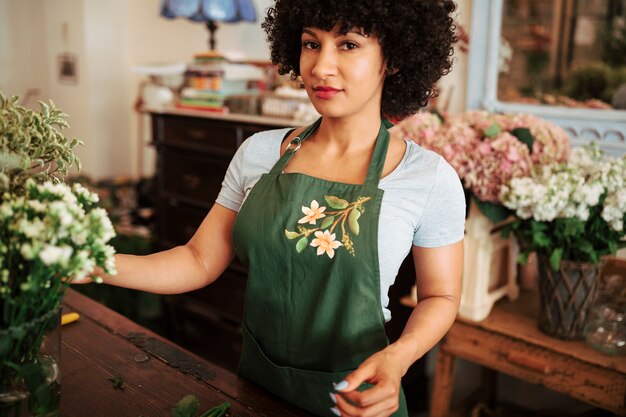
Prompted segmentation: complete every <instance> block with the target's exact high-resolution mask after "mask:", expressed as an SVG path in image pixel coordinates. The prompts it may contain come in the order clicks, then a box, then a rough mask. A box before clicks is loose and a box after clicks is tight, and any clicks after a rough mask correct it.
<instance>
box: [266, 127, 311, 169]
mask: <svg viewBox="0 0 626 417" xmlns="http://www.w3.org/2000/svg"><path fill="white" fill-rule="evenodd" d="M320 123H322V118H321V117H320V118H319V119H317V120H316V121H314V122H313V123H311V124H310V125H309V126H307V128H306V129H304V130H303V131H302V133H300V134H299V135H298V136H296V137H295V138H293V139H292V140H291V142H289V145H287V150H286V151H285V153H284V154H283V156H281V157H280V159H279V160H278V162H276V164H274V166H273V167H272V169H271V170H270V174H272V175H280V174H281V173H282V172H283V171H284V170H285V167H286V166H287V163H288V162H289V160H290V159H291V157H292V156H293V155H294V154H295V153H296V151H297V150H298V149H300V146H302V142H304V141H305V140H306V139H307V138H308V137H309V136H310V135H311V133H312V132H313V131H314V130H315V129H317V128H318V126H319V125H320Z"/></svg>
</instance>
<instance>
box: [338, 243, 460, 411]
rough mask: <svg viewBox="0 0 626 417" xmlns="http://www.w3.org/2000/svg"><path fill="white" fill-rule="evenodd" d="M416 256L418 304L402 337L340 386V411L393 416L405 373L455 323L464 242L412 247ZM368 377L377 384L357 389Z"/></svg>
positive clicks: (369, 359)
mask: <svg viewBox="0 0 626 417" xmlns="http://www.w3.org/2000/svg"><path fill="white" fill-rule="evenodd" d="M413 259H414V262H415V270H416V281H417V294H418V299H419V302H418V304H417V306H416V307H415V308H414V309H413V312H412V313H411V316H410V317H409V320H408V321H407V324H406V326H405V327H404V330H403V332H402V335H401V336H400V338H399V339H398V340H397V341H396V342H394V343H392V344H390V345H389V346H388V347H387V348H385V349H383V350H382V351H380V352H378V353H375V354H374V355H372V356H370V357H369V358H368V359H367V360H366V361H365V362H363V363H362V364H361V366H359V368H358V369H357V370H356V371H354V372H353V373H351V374H350V375H349V376H348V377H347V378H346V382H347V385H346V384H345V383H344V384H343V385H344V386H345V388H344V389H338V391H339V392H340V393H341V395H337V396H336V397H335V398H336V399H337V406H338V408H339V410H340V411H341V413H342V414H341V415H346V416H388V415H390V414H391V413H392V412H393V411H395V410H396V409H397V407H398V394H399V390H400V380H401V378H402V376H403V375H404V374H406V372H407V370H408V369H409V367H410V366H411V365H412V364H413V363H414V362H415V361H416V360H418V359H419V358H421V357H422V356H423V355H424V354H425V353H426V352H428V351H429V350H430V349H431V348H432V347H433V346H435V344H437V342H439V340H441V338H443V336H444V335H445V334H446V332H447V331H448V329H449V328H450V326H452V323H453V322H454V319H455V317H456V314H457V311H458V308H459V303H460V299H461V277H462V274H463V241H460V242H457V243H455V244H452V245H449V246H444V247H439V248H421V247H417V246H413ZM365 381H367V382H369V383H372V384H374V385H375V387H373V388H372V389H369V390H366V391H363V392H358V391H356V388H357V387H358V386H359V385H361V383H362V382H365ZM338 388H339V387H338ZM346 399H348V400H349V401H351V402H352V403H354V404H356V406H354V405H352V404H350V403H349V402H348V401H346Z"/></svg>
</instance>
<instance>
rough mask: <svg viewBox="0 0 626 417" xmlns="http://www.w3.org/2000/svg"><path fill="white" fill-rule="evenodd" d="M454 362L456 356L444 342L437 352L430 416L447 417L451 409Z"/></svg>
mask: <svg viewBox="0 0 626 417" xmlns="http://www.w3.org/2000/svg"><path fill="white" fill-rule="evenodd" d="M454 362H455V357H454V355H452V354H450V353H448V352H446V350H445V342H444V343H443V344H442V345H441V346H440V348H439V352H437V361H436V364H435V380H434V381H433V393H432V396H431V398H430V411H429V413H428V416H429V417H446V416H447V415H448V412H449V411H450V400H451V399H452V389H453V388H454Z"/></svg>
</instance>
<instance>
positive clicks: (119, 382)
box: [107, 376, 124, 390]
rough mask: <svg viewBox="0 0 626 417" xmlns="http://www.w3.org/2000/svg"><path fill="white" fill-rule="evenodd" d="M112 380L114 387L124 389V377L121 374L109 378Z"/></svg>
mask: <svg viewBox="0 0 626 417" xmlns="http://www.w3.org/2000/svg"><path fill="white" fill-rule="evenodd" d="M107 379H108V380H109V381H111V385H113V389H119V390H124V379H123V378H122V377H121V376H114V377H112V378H107Z"/></svg>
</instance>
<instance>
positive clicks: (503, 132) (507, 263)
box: [398, 111, 570, 321]
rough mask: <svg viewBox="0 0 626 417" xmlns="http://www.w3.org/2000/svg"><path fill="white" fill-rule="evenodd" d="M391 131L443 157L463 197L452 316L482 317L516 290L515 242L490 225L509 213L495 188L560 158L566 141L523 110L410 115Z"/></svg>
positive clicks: (565, 150) (553, 128)
mask: <svg viewBox="0 0 626 417" xmlns="http://www.w3.org/2000/svg"><path fill="white" fill-rule="evenodd" d="M398 128H399V129H401V134H402V135H403V136H404V137H407V138H410V139H412V140H413V141H415V142H416V143H418V144H419V145H421V146H423V147H425V148H427V149H430V150H433V151H435V152H437V153H439V154H440V155H441V156H443V157H444V158H445V159H446V160H447V161H448V163H450V165H452V167H453V168H454V169H455V170H456V172H457V173H458V174H459V177H460V179H461V181H462V182H463V186H464V188H465V190H466V193H467V195H468V218H467V221H466V227H465V245H464V247H465V264H464V272H463V291H462V297H461V306H460V308H459V315H460V316H462V317H464V318H467V319H471V320H477V321H478V320H482V319H484V318H486V317H487V315H488V314H489V312H490V311H491V308H492V306H493V304H494V303H495V301H497V300H498V299H499V298H501V297H502V296H504V295H507V296H508V297H509V298H511V299H514V298H515V297H517V294H518V291H519V290H518V286H517V278H518V277H517V265H516V262H515V259H516V257H517V256H516V251H517V246H516V243H515V241H514V239H512V238H511V239H503V238H502V237H501V236H500V234H499V233H497V229H498V225H499V224H501V223H502V222H503V221H504V220H505V219H507V218H508V217H509V216H511V214H512V212H511V211H510V210H509V209H508V208H507V207H505V206H504V205H503V204H502V202H501V200H500V191H501V189H502V187H503V186H504V185H505V184H508V183H509V181H511V179H513V178H517V177H523V176H526V175H528V173H529V172H530V171H531V170H532V169H533V167H536V166H541V165H544V164H547V163H551V162H554V161H558V162H561V161H565V160H566V159H567V155H568V154H569V149H570V148H569V139H568V137H567V134H566V133H565V132H564V131H563V129H561V128H560V127H558V126H556V125H554V124H552V123H549V122H547V121H545V120H542V119H540V118H537V117H535V116H532V115H526V114H494V113H489V112H486V111H468V112H465V113H461V114H458V115H439V114H436V113H429V112H423V113H418V114H416V115H414V116H412V117H410V118H408V119H406V120H404V121H402V122H401V123H400V124H399V125H398Z"/></svg>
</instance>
